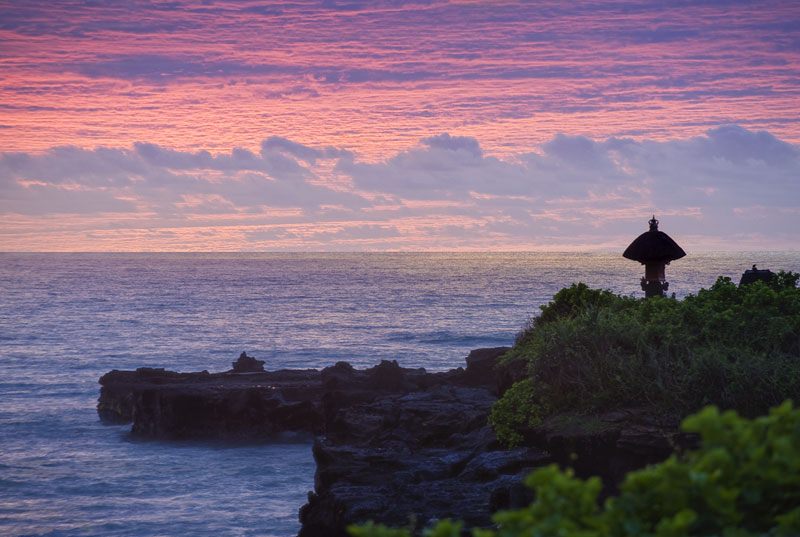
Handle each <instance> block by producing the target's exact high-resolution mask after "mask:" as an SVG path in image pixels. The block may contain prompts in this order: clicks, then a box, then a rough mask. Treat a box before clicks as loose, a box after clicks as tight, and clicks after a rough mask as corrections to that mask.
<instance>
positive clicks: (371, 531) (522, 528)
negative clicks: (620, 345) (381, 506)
mask: <svg viewBox="0 0 800 537" xmlns="http://www.w3.org/2000/svg"><path fill="white" fill-rule="evenodd" d="M683 429H684V430H685V431H687V432H695V433H699V434H700V437H701V444H700V448H699V449H698V450H696V451H692V452H688V453H685V454H683V455H674V456H672V457H670V458H669V459H667V460H666V461H664V462H663V463H660V464H657V465H653V466H650V467H648V468H645V469H643V470H638V471H635V472H631V473H629V474H628V475H627V476H626V478H625V480H624V481H623V483H622V485H621V487H620V493H619V495H618V496H616V497H612V498H609V499H608V500H606V501H605V503H603V504H600V502H599V501H598V496H599V494H600V489H601V484H600V480H599V479H598V478H596V477H593V478H590V479H588V480H581V479H577V478H575V477H574V475H573V474H572V472H571V471H570V470H560V469H558V468H557V467H556V466H554V465H553V466H548V467H546V468H542V469H539V470H537V471H535V472H533V473H532V474H531V475H530V476H529V477H528V478H527V480H526V484H527V485H528V486H530V487H532V488H533V489H534V490H535V493H536V500H535V501H534V502H533V503H532V504H531V505H529V506H528V507H526V508H523V509H518V510H512V511H501V512H499V513H496V514H495V515H494V517H493V520H494V522H495V527H494V528H492V529H475V530H473V532H472V535H473V536H474V537H550V536H552V537H556V536H558V537H623V536H624V537H628V536H631V537H633V536H642V537H650V536H652V537H679V536H708V537H711V536H727V537H748V536H757V535H761V536H764V535H773V536H789V535H800V477H799V476H800V411H798V410H794V409H793V408H792V405H791V403H790V402H786V403H784V404H782V405H781V406H779V407H777V408H774V409H772V410H771V411H770V413H769V415H767V416H763V417H759V418H757V419H754V420H748V419H746V418H742V417H740V416H739V415H738V414H736V413H735V412H733V411H728V412H724V413H720V411H719V410H717V408H715V407H707V408H705V409H704V410H702V411H701V412H699V413H697V414H696V415H694V416H691V417H689V418H687V419H685V420H684V422H683ZM350 531H351V535H354V536H357V537H410V535H411V532H410V531H409V530H388V529H386V528H384V527H383V526H375V525H368V526H362V527H353V528H351V529H350ZM389 531H400V533H387V532H389ZM460 531H461V527H460V525H458V524H457V523H453V522H451V521H445V522H441V523H439V524H438V525H436V526H434V527H433V528H432V529H430V530H428V531H427V532H426V533H425V535H426V536H430V537H457V536H458V535H460Z"/></svg>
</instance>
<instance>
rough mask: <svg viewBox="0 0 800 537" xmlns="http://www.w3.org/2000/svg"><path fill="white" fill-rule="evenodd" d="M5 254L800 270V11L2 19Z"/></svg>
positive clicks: (699, 8)
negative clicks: (593, 262)
mask: <svg viewBox="0 0 800 537" xmlns="http://www.w3.org/2000/svg"><path fill="white" fill-rule="evenodd" d="M0 73H2V76H0V250H2V251H23V250H24V251H27V250H39V251H63V250H66V251H160V250H204V251H229V250H230V251H248V250H254V251H273V250H290V251H307V250H332V251H338V250H590V249H609V250H615V249H620V250H621V249H624V247H625V246H626V245H627V243H628V242H630V240H631V239H632V238H634V237H635V236H636V235H637V234H638V233H640V232H642V231H645V230H646V228H647V220H648V219H649V218H650V216H651V214H653V213H655V214H656V216H657V217H658V218H659V219H660V220H661V223H662V226H661V227H662V229H663V230H664V231H667V232H668V233H669V234H670V235H672V236H673V237H674V238H675V239H676V240H678V242H679V243H680V244H681V245H682V246H683V247H684V248H685V249H686V250H687V252H689V253H691V252H693V251H694V252H696V251H702V250H708V249H713V250H718V249H798V248H800V241H798V239H797V236H798V229H800V3H798V2H797V1H794V2H792V1H787V2H717V1H708V2H682V1H663V2H612V1H588V2H583V1H570V2H565V1H550V2H548V1H537V2H472V1H455V0H453V1H437V0H430V1H418V2H413V1H402V0H384V1H380V0H375V1H357V0H343V1H313V2H312V1H303V0H296V1H289V2H275V3H270V2H256V1H244V0H242V1H233V0H231V1H211V0H209V1H183V0H171V1H163V2H139V1H128V2H103V1H99V0H98V1H88V0H87V1H83V2H65V1H58V0H49V1H46V2H38V1H18V2H8V1H0Z"/></svg>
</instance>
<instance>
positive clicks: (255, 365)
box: [231, 352, 264, 373]
mask: <svg viewBox="0 0 800 537" xmlns="http://www.w3.org/2000/svg"><path fill="white" fill-rule="evenodd" d="M231 365H232V366H233V369H232V370H231V373H263V372H264V360H256V359H255V358H253V357H252V356H247V353H246V352H243V353H242V354H240V355H239V359H238V360H236V361H235V362H232V363H231Z"/></svg>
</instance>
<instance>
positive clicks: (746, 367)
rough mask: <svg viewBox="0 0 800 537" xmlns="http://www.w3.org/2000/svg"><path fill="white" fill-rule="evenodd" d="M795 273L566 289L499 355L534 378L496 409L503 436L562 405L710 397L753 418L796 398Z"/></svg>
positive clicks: (682, 405) (685, 402)
mask: <svg viewBox="0 0 800 537" xmlns="http://www.w3.org/2000/svg"><path fill="white" fill-rule="evenodd" d="M799 277H800V275H798V274H794V273H786V272H781V273H779V274H778V275H777V276H776V278H774V279H773V281H772V282H771V283H769V284H766V283H763V282H756V283H754V284H751V285H745V286H742V287H738V286H737V285H735V284H734V283H732V282H731V280H730V278H722V277H721V278H719V279H718V280H717V282H716V283H715V284H714V285H713V286H712V287H711V288H710V289H702V290H700V291H699V292H698V293H697V294H696V295H690V296H688V297H686V298H685V299H684V300H675V299H669V298H651V299H647V300H641V299H635V298H632V297H622V296H618V295H615V294H613V293H611V292H609V291H602V290H596V289H590V288H589V287H587V286H586V285H584V284H574V285H572V286H571V287H569V288H565V289H562V290H561V291H559V292H558V293H557V294H556V295H555V297H554V299H553V301H552V302H550V303H549V304H547V305H546V306H542V312H541V315H540V316H538V317H536V318H535V319H533V320H532V321H531V323H530V325H529V327H528V328H527V329H526V330H525V331H524V332H522V333H521V334H520V336H519V337H518V339H517V342H516V344H515V345H514V348H513V349H512V350H511V351H510V353H509V354H508V356H507V358H506V360H507V361H514V360H518V361H524V362H525V363H526V364H527V368H528V372H529V375H530V376H529V379H527V380H525V381H523V382H522V383H520V384H519V385H517V386H515V387H512V388H511V389H510V390H508V391H507V392H506V394H505V395H504V396H503V397H502V398H501V399H500V400H499V401H498V402H497V404H496V405H495V408H494V410H493V412H492V417H491V421H492V424H493V426H494V427H495V430H496V432H497V434H498V437H499V438H500V439H501V440H503V441H504V442H506V443H507V444H510V445H514V444H517V443H519V442H520V441H521V438H522V437H521V432H522V431H523V430H524V429H525V428H529V427H530V426H532V425H535V424H536V423H537V422H538V421H539V420H540V419H541V418H543V417H547V416H550V415H554V414H560V413H564V412H572V413H574V412H578V413H591V412H598V411H603V410H609V409H615V408H622V407H651V408H654V409H657V410H658V412H661V413H671V414H673V415H675V416H686V415H687V414H689V413H690V412H693V411H695V410H697V409H699V408H701V407H703V406H704V405H708V404H713V405H717V406H719V407H721V408H723V409H734V410H737V411H739V412H740V413H742V414H744V415H746V416H756V415H759V414H762V413H764V412H765V411H766V410H767V409H768V408H769V407H771V406H774V405H776V404H779V403H780V402H782V401H783V400H785V399H791V398H794V399H795V400H798V397H799V396H800V289H798V288H797V287H796V285H797V281H798V278H799Z"/></svg>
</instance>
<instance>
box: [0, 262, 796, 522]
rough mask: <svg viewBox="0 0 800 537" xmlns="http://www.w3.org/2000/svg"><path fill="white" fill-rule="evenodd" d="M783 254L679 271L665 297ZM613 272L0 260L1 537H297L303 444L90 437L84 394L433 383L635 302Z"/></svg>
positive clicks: (626, 268) (90, 408) (123, 434)
mask: <svg viewBox="0 0 800 537" xmlns="http://www.w3.org/2000/svg"><path fill="white" fill-rule="evenodd" d="M753 263H759V265H760V266H761V267H762V268H772V269H780V268H782V269H786V270H794V271H800V254H799V253H763V252H761V253H726V254H721V253H710V254H692V255H690V256H687V257H686V258H684V259H681V260H679V261H676V262H674V263H673V264H672V265H670V266H669V267H667V277H668V279H669V281H670V292H672V291H674V292H675V293H676V294H677V296H678V297H682V296H685V295H686V294H687V293H691V292H696V290H697V289H699V288H700V287H708V286H710V285H711V284H713V282H714V281H715V279H716V278H717V276H718V275H727V276H731V277H733V278H734V280H735V281H738V277H739V276H740V274H741V272H742V271H743V270H744V269H746V268H749V267H750V266H751V265H752V264H753ZM642 273H643V270H642V267H641V265H639V264H638V263H634V262H631V261H628V260H626V259H623V258H622V257H621V256H620V255H619V253H613V254H597V253H595V254H574V253H569V254H566V253H565V254H554V253H547V254H541V253H502V254H501V253H497V254H493V253H490V254H473V253H470V254H450V253H441V254H427V253H425V254H422V253H417V254H415V253H409V254H406V253H403V254H399V253H398V254H394V253H387V254H377V253H372V254H251V253H246V254H0V534H2V535H49V536H62V535H63V536H67V535H98V536H110V535H132V536H145V535H148V536H149V535H192V536H204V535H209V536H215V537H219V536H223V535H258V536H276V537H287V536H291V535H295V534H296V532H297V530H298V528H299V523H298V520H297V511H298V508H299V507H300V506H301V505H302V504H303V503H304V502H305V499H306V495H307V493H308V491H309V490H311V489H313V474H314V463H313V460H312V457H311V449H310V445H308V444H307V443H291V442H286V443H271V444H248V445H231V444H224V443H207V442H177V443H173V442H156V441H139V440H136V439H134V438H131V437H130V435H129V426H108V425H103V424H101V423H100V422H99V420H98V418H97V414H96V411H95V405H96V400H97V395H98V389H99V386H98V384H97V379H98V378H99V377H100V376H101V375H102V374H103V373H105V372H107V371H109V370H111V369H134V368H137V367H141V366H150V367H165V368H168V369H173V370H178V371H199V370H202V369H208V370H209V371H224V370H227V369H229V368H230V363H231V361H233V360H234V359H236V357H237V356H238V355H239V353H240V352H242V351H247V353H248V354H250V355H252V356H256V357H258V358H259V359H262V360H266V367H267V368H268V369H278V368H287V367H288V368H306V367H315V368H321V367H325V366H328V365H332V364H333V363H335V362H337V361H339V360H347V361H349V362H350V363H352V364H353V365H355V366H357V367H368V366H372V365H374V364H376V363H378V362H379V361H380V360H383V359H388V360H397V361H398V362H399V363H400V364H401V365H403V366H406V367H425V368H426V369H428V370H445V369H450V368H454V367H459V366H463V365H464V357H465V356H466V354H467V353H468V352H469V350H470V349H473V348H477V347H490V346H499V345H510V344H512V343H513V341H514V337H515V335H516V334H517V333H518V332H519V330H520V329H521V328H522V327H523V326H524V325H525V323H526V321H527V320H528V319H529V318H530V317H531V316H532V315H534V314H536V312H537V311H538V308H539V306H540V305H542V304H544V303H546V302H547V301H548V300H549V299H550V298H551V297H552V295H553V293H555V292H556V291H557V290H558V289H560V288H561V287H564V286H565V285H568V284H570V283H572V282H576V281H583V282H586V283H588V284H590V285H592V286H595V287H602V288H607V289H611V290H613V291H615V292H619V293H623V294H634V295H637V296H638V295H641V290H640V289H639V278H640V277H641V275H642Z"/></svg>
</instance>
